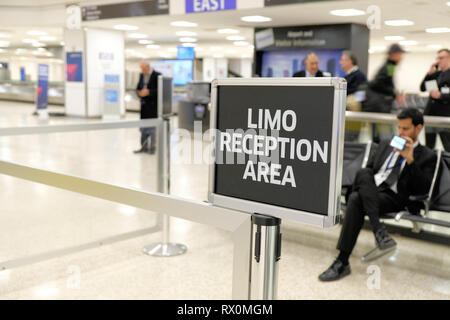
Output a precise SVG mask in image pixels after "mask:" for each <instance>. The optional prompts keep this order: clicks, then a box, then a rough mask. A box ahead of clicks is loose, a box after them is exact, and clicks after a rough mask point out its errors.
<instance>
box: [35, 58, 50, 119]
mask: <svg viewBox="0 0 450 320" xmlns="http://www.w3.org/2000/svg"><path fill="white" fill-rule="evenodd" d="M48 71H49V67H48V65H47V64H39V65H38V83H37V109H38V110H44V109H46V108H47V105H48Z"/></svg>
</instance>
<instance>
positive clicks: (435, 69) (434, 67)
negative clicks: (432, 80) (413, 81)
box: [428, 63, 437, 74]
mask: <svg viewBox="0 0 450 320" xmlns="http://www.w3.org/2000/svg"><path fill="white" fill-rule="evenodd" d="M436 71H437V68H436V63H433V64H432V65H431V67H430V70H428V74H433V73H435V72H436Z"/></svg>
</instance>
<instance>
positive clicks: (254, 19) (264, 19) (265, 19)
mask: <svg viewBox="0 0 450 320" xmlns="http://www.w3.org/2000/svg"><path fill="white" fill-rule="evenodd" d="M241 20H242V21H245V22H268V21H272V18H269V17H263V16H245V17H242V18H241Z"/></svg>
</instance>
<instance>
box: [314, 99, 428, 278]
mask: <svg viewBox="0 0 450 320" xmlns="http://www.w3.org/2000/svg"><path fill="white" fill-rule="evenodd" d="M397 119H398V121H397V124H398V136H397V137H394V139H393V140H391V141H389V140H383V141H381V142H380V144H379V146H378V148H377V149H376V151H375V152H374V153H371V156H370V158H369V161H368V163H367V166H366V168H364V169H361V170H359V171H358V173H357V174H356V177H355V181H354V182H353V186H352V192H351V194H350V196H349V198H348V201H347V210H346V213H345V218H344V222H343V226H342V229H341V234H340V237H339V241H338V245H337V249H338V250H339V251H340V252H339V256H338V257H337V258H336V260H335V261H334V262H333V264H332V265H331V266H330V267H329V268H328V269H327V270H326V271H325V272H323V273H322V274H321V275H320V276H319V279H320V280H321V281H333V280H338V279H340V278H342V277H344V276H346V275H348V274H350V264H349V261H348V260H349V257H350V255H351V253H352V251H353V248H354V246H355V244H356V240H357V238H358V235H359V232H360V231H361V228H362V227H363V224H364V216H365V215H368V217H369V220H370V224H371V226H372V230H373V233H374V235H375V241H376V244H377V246H378V248H379V249H380V250H382V251H383V252H384V251H385V252H386V253H387V252H389V251H391V250H392V249H393V248H394V247H395V246H396V242H395V241H394V240H393V239H392V238H391V237H390V236H389V235H388V234H387V232H386V228H385V226H384V225H383V224H382V223H381V222H380V217H382V216H383V214H385V213H389V212H397V211H401V210H403V209H404V208H405V207H408V209H409V210H410V211H411V212H413V213H415V212H417V213H418V212H419V211H420V207H421V204H420V203H414V202H411V201H410V200H409V196H410V195H423V194H426V193H427V192H428V190H429V188H430V185H431V180H432V177H433V172H434V167H435V164H436V155H435V153H434V152H433V151H431V150H430V149H429V148H427V147H424V146H422V145H420V144H419V141H418V137H419V134H420V132H421V131H422V128H423V115H422V113H421V112H420V111H419V110H418V109H416V108H406V109H404V110H402V112H401V113H400V114H398V115H397ZM392 146H395V147H392Z"/></svg>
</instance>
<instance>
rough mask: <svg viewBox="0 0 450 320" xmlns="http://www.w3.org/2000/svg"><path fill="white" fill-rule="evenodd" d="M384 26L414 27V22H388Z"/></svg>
mask: <svg viewBox="0 0 450 320" xmlns="http://www.w3.org/2000/svg"><path fill="white" fill-rule="evenodd" d="M384 24H385V25H388V26H392V27H402V26H412V25H413V24H414V22H412V21H410V20H386V21H385V22H384Z"/></svg>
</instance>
